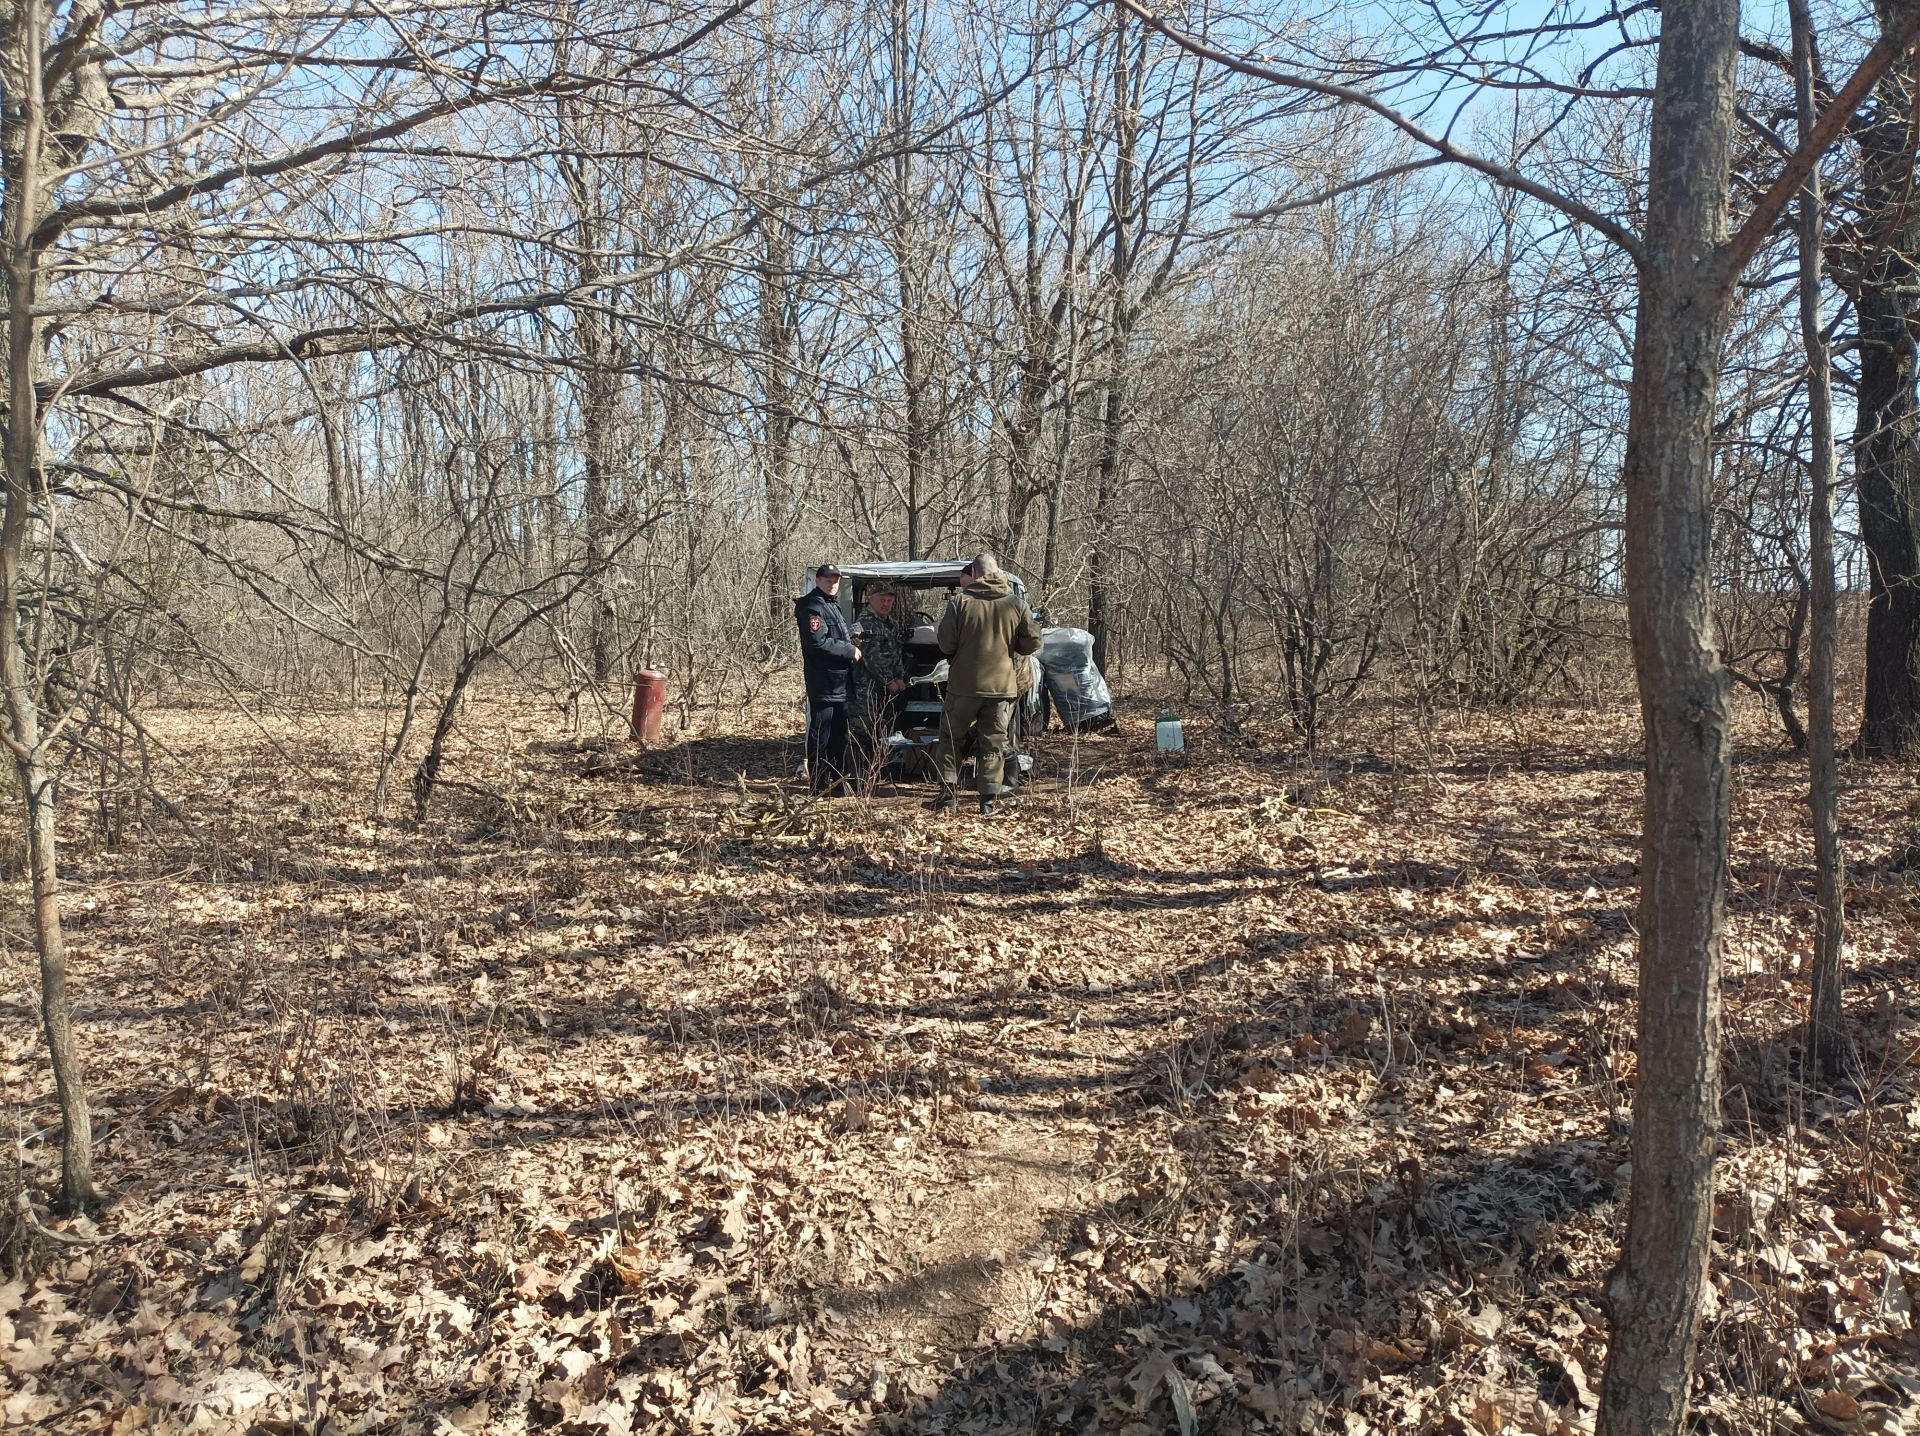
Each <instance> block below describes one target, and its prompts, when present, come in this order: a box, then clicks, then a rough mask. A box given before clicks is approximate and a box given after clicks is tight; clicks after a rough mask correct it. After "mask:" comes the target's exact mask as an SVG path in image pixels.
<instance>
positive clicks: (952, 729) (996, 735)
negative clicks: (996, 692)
mask: <svg viewBox="0 0 1920 1436" xmlns="http://www.w3.org/2000/svg"><path fill="white" fill-rule="evenodd" d="M1014 702H1015V700H1014V699H1012V698H993V697H982V696H981V695H980V694H978V693H949V694H948V695H947V706H946V711H945V712H943V713H942V714H941V715H940V742H939V745H938V746H937V747H936V748H935V749H934V750H933V765H934V770H935V771H936V772H937V773H938V774H939V776H940V786H941V787H943V788H952V787H956V786H957V785H958V784H959V782H960V760H961V759H962V758H964V757H965V756H966V754H967V750H968V749H969V748H971V749H972V751H973V759H974V776H975V781H976V785H977V786H978V788H979V790H980V796H981V797H983V798H997V797H999V796H1000V794H1001V793H1002V792H1004V791H1005V790H1006V785H1005V783H1004V782H1003V781H1002V780H1003V778H1004V777H1005V774H1006V766H1007V760H1008V759H1009V758H1010V757H1012V749H1013V744H1012V742H1011V741H1010V740H1009V738H1008V733H1007V730H1008V728H1009V726H1010V725H1011V724H1012V722H1013V705H1014Z"/></svg>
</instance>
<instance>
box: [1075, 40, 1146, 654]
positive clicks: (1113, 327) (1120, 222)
mask: <svg viewBox="0 0 1920 1436" xmlns="http://www.w3.org/2000/svg"><path fill="white" fill-rule="evenodd" d="M1131 43H1132V42H1131V41H1130V40H1129V39H1128V36H1127V12H1126V11H1125V10H1122V9H1116V10H1115V11H1114V36H1113V108H1114V162H1113V176H1114V177H1113V188H1112V192H1111V195H1110V203H1111V205H1112V210H1113V220H1112V222H1113V275H1112V281H1113V292H1112V295H1111V299H1112V318H1111V321H1110V332H1109V334H1108V336H1107V337H1108V342H1109V344H1111V346H1112V353H1111V356H1110V361H1111V362H1110V367H1109V369H1108V372H1107V400H1106V412H1105V413H1104V414H1103V415H1102V416H1101V428H1100V457H1099V461H1098V471H1097V473H1096V476H1095V483H1094V504H1093V542H1092V544H1091V545H1090V546H1089V549H1088V553H1087V629H1088V631H1089V632H1091V633H1092V634H1093V662H1094V666H1095V667H1096V668H1098V669H1100V670H1101V671H1102V672H1103V673H1104V672H1105V671H1106V669H1107V658H1108V654H1107V650H1108V647H1109V645H1110V642H1111V639H1112V628H1113V597H1112V585H1113V549H1112V538H1113V527H1114V523H1115V517H1114V513H1113V506H1114V503H1115V501H1116V499H1117V498H1118V495H1119V487H1120V449H1121V440H1122V438H1123V437H1124V435H1125V430H1126V412H1127V411H1126V403H1127V350H1128V348H1129V346H1130V344H1131V342H1132V338H1133V308H1132V305H1133V293H1132V291H1133V283H1132V280H1133V219H1134V213H1133V208H1134V150H1135V146H1136V143H1137V140H1138V135H1139V113H1138V110H1137V108H1136V106H1137V103H1138V96H1137V94H1136V85H1137V83H1138V76H1137V75H1136V74H1134V73H1133V69H1134V67H1133V66H1132V64H1131V63H1130V61H1131V58H1132V57H1131V56H1130V55H1129V54H1128V49H1127V47H1128V46H1129V45H1130V44H1131Z"/></svg>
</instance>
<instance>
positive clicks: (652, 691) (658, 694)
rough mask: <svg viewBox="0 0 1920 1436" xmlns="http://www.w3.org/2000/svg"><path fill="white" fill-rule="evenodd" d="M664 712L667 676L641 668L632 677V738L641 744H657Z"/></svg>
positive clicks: (655, 670) (653, 670)
mask: <svg viewBox="0 0 1920 1436" xmlns="http://www.w3.org/2000/svg"><path fill="white" fill-rule="evenodd" d="M666 711H667V675H666V674H664V673H662V672H660V671H659V670H658V669H656V668H642V669H641V670H640V671H639V672H638V673H636V674H635V675H634V677H633V736H634V737H636V738H638V739H639V740H640V741H641V742H642V743H658V742H659V741H660V720H661V718H662V717H663V716H665V714H666Z"/></svg>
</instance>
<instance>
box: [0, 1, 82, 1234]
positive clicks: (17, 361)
mask: <svg viewBox="0 0 1920 1436" xmlns="http://www.w3.org/2000/svg"><path fill="white" fill-rule="evenodd" d="M11 9H12V14H11V16H10V17H7V16H4V14H3V13H0V19H8V18H10V20H11V24H10V25H8V26H7V27H6V32H5V34H4V35H0V45H3V46H4V49H3V50H0V87H3V88H4V90H5V92H6V95H7V100H8V103H7V106H6V111H5V119H4V121H3V122H0V136H3V138H0V165H4V176H5V183H6V194H5V199H4V206H5V219H6V223H5V236H6V239H5V243H6V282H7V426H6V453H5V468H6V500H7V508H6V516H5V518H4V520H0V696H3V699H4V706H5V712H6V744H7V748H8V750H9V751H10V752H11V753H12V755H13V760H14V766H15V768H16V770H17V771H18V774H19V778H20V790H21V794H22V796H23V800H24V809H25V811H24V814H23V817H24V819H25V822H26V828H27V865H28V871H29V874H30V876H31V880H32V883H33V929H34V945H35V946H36V948H37V949H38V950H39V955H40V1016H41V1021H42V1022H43V1024H44V1025H45V1027H46V1034H47V1052H48V1055H49V1056H50V1058H51V1059H52V1062H53V1085H54V1092H55V1094H56V1096H57V1097H58V1099H59V1102H60V1118H61V1121H62V1123H63V1124H64V1127H65V1133H64V1137H63V1143H62V1151H61V1161H60V1197H61V1202H62V1205H64V1206H65V1207H66V1208H67V1209H68V1210H77V1209H79V1208H81V1207H84V1206H86V1205H87V1203H89V1202H91V1201H93V1200H94V1199H95V1197H96V1196H97V1193H96V1192H95V1190H94V1185H93V1114H92V1109H91V1108H90V1107H89V1105H88V1102H87V1083H86V1076H85V1074H84V1073H83V1071H82V1070H81V1065H80V1052H79V1048H78V1046H77V1045H76V1043H75V1042H74V1037H73V1016H72V1010H71V1006H70V1003H69V1000H68V997H67V944H66V935H65V933H64V932H63V931H62V930H61V925H60V877H59V850H58V844H57V841H56V837H55V821H56V818H57V817H58V806H57V805H58V791H57V789H56V787H55V785H54V774H53V765H52V764H51V763H50V762H49V761H48V754H47V748H46V738H45V735H44V734H43V733H42V731H41V727H40V694H39V691H38V687H39V685H38V683H37V680H36V675H35V673H34V671H33V664H32V661H31V659H30V658H29V656H28V654H27V651H26V646H25V643H24V642H23V640H22V637H21V631H20V618H21V583H22V578H23V573H24V566H25V558H26V545H27V530H28V527H29V525H30V524H31V522H32V518H31V510H32V506H33V499H34V490H35V484H34V478H35V471H36V469H37V468H38V465H39V442H40V419H39V413H38V400H37V397H36V395H35V393H34V378H35V374H36V371H37V367H38V358H39V333H38V326H37V322H36V320H35V319H34V315H33V305H34V297H35V294H36V292H37V289H38V285H39V255H38V253H37V252H36V251H35V249H34V238H33V231H34V228H35V225H36V224H37V223H38V221H39V218H40V187H41V184H42V177H41V167H42V163H43V160H44V157H45V140H46V135H45V122H46V104H45V101H46V96H45V95H44V94H43V92H42V75H43V73H44V71H43V68H42V67H43V63H44V61H43V51H44V48H45V43H46V32H47V11H46V7H45V4H44V0H17V3H16V4H14V5H13V6H12V7H11Z"/></svg>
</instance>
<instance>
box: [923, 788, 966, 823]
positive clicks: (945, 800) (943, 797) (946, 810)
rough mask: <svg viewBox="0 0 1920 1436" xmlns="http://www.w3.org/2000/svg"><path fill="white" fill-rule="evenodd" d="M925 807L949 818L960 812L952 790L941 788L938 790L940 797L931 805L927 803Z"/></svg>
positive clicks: (958, 801) (958, 803)
mask: <svg viewBox="0 0 1920 1436" xmlns="http://www.w3.org/2000/svg"><path fill="white" fill-rule="evenodd" d="M927 806H928V807H929V808H931V809H933V811H934V812H936V813H939V814H941V815H942V816H950V815H952V814H954V813H957V812H959V811H960V800H959V799H958V798H956V797H955V796H954V793H953V789H951V788H942V789H941V790H940V796H939V797H937V798H935V799H934V800H933V801H932V802H931V803H928V804H927Z"/></svg>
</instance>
